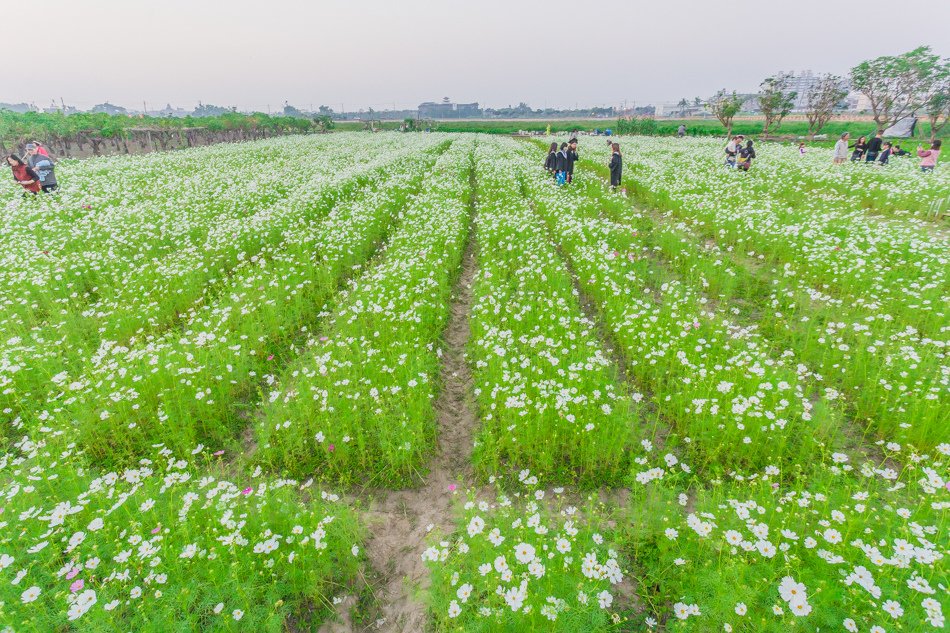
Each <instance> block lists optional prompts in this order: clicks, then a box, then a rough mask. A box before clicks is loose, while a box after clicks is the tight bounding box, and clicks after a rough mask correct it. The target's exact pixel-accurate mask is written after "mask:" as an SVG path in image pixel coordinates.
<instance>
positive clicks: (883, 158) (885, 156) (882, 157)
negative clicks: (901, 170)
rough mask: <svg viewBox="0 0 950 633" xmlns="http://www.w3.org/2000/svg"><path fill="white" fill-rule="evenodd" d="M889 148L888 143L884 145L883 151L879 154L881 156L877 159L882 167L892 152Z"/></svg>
mask: <svg viewBox="0 0 950 633" xmlns="http://www.w3.org/2000/svg"><path fill="white" fill-rule="evenodd" d="M891 148H892V146H891V144H890V143H884V151H883V152H881V155H880V156H879V157H878V159H877V160H878V162H880V163H881V164H882V165H886V164H887V161H888V160H890V158H891V154H892V153H893V152H894V150H893V149H891Z"/></svg>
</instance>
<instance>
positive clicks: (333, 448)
mask: <svg viewBox="0 0 950 633" xmlns="http://www.w3.org/2000/svg"><path fill="white" fill-rule="evenodd" d="M327 450H328V451H330V452H331V453H332V452H333V451H335V450H336V445H334V444H330V445H329V446H327Z"/></svg>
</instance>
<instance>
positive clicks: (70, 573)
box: [66, 567, 82, 580]
mask: <svg viewBox="0 0 950 633" xmlns="http://www.w3.org/2000/svg"><path fill="white" fill-rule="evenodd" d="M81 571H82V569H80V568H79V567H73V568H72V569H70V570H69V571H68V572H66V580H72V579H73V578H75V577H76V576H78V575H79V572H81Z"/></svg>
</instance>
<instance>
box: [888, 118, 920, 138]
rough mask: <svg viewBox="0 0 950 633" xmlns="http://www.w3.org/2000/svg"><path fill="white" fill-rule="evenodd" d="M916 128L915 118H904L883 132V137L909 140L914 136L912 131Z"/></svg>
mask: <svg viewBox="0 0 950 633" xmlns="http://www.w3.org/2000/svg"><path fill="white" fill-rule="evenodd" d="M916 127H917V117H915V116H909V117H904V118H903V119H900V120H899V121H898V122H897V123H895V124H894V125H892V126H891V127H889V128H887V129H886V130H884V136H886V137H888V138H910V137H912V136H913V135H914V129H915V128H916Z"/></svg>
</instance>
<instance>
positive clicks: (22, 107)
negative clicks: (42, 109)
mask: <svg viewBox="0 0 950 633" xmlns="http://www.w3.org/2000/svg"><path fill="white" fill-rule="evenodd" d="M0 110H9V111H10V112H18V113H20V114H24V113H26V112H35V111H36V106H34V105H33V104H31V103H0Z"/></svg>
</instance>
